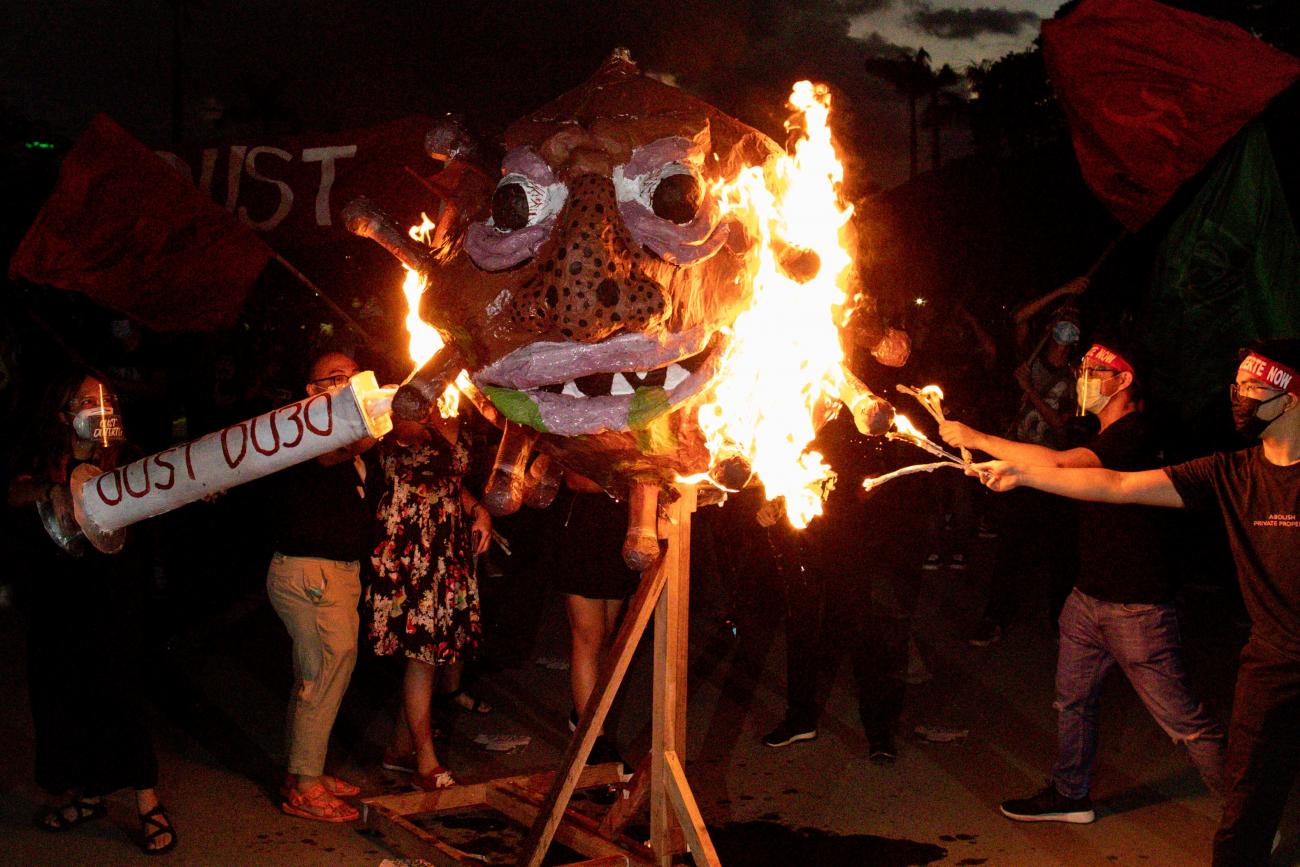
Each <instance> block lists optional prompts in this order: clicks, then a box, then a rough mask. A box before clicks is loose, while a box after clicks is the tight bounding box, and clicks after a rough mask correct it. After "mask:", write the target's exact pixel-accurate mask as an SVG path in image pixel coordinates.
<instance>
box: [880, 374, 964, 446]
mask: <svg viewBox="0 0 1300 867" xmlns="http://www.w3.org/2000/svg"><path fill="white" fill-rule="evenodd" d="M894 387H895V388H897V389H898V390H899V391H900V392H902V393H903V394H910V395H911V396H912V397H914V398H916V399H917V401H919V402H920V404H921V406H923V407H925V409H926V411H927V412H928V413H930V416H931V417H932V418H933V419H934V420H935V421H937V422H939V424H943V423H944V422H945V421H947V419H946V418H944V416H943V389H942V388H940V387H939V386H937V385H927V386H925V387H924V388H914V387H911V386H907V385H897V386H894ZM922 448H925V447H924V446H922ZM961 459H962V461H964V462H965V463H968V464H969V463H970V461H971V456H970V450H969V449H967V448H965V447H962V450H961Z"/></svg>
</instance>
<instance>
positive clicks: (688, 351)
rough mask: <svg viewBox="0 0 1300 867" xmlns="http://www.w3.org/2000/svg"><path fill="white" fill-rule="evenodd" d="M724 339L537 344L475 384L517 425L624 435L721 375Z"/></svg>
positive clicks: (626, 338) (702, 334) (633, 337)
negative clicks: (622, 433)
mask: <svg viewBox="0 0 1300 867" xmlns="http://www.w3.org/2000/svg"><path fill="white" fill-rule="evenodd" d="M724 343H725V341H724V340H723V339H722V338H721V337H720V336H719V335H718V334H717V333H716V332H715V333H710V332H707V331H705V330H704V329H702V328H696V329H692V330H690V331H686V332H681V333H677V334H659V335H649V334H644V333H640V332H634V333H624V334H618V335H615V336H614V337H611V338H609V339H607V340H603V341H601V342H599V343H590V344H587V343H575V342H567V341H561V342H550V341H538V342H536V343H530V344H528V345H527V346H523V347H521V348H519V349H517V350H515V351H514V352H512V353H510V354H509V355H507V356H505V357H504V358H501V359H498V360H497V361H496V362H493V363H492V364H490V365H488V366H487V367H485V368H483V369H482V370H480V371H477V372H476V373H475V374H474V375H473V376H472V379H473V380H474V384H475V385H476V386H477V387H478V388H479V390H480V391H482V392H483V393H484V394H485V395H486V396H487V397H488V398H489V399H490V400H491V401H492V402H493V404H494V405H496V407H497V408H498V409H499V410H501V412H502V413H503V414H505V416H506V417H507V418H509V419H510V420H511V421H514V422H518V423H520V424H526V425H529V426H530V427H534V428H536V429H537V430H540V431H543V432H546V433H553V434H558V435H561V436H578V435H581V434H596V433H601V432H603V431H626V430H631V429H634V428H638V427H641V426H643V425H644V424H646V423H648V422H649V421H651V420H653V418H655V417H658V416H660V415H663V414H664V413H666V412H670V411H672V410H673V409H675V408H676V407H678V406H679V405H681V404H682V403H683V402H685V401H686V400H688V399H689V398H691V397H693V396H695V395H697V394H699V393H700V392H701V391H703V390H704V388H705V387H706V386H707V385H708V384H709V383H711V382H712V381H713V379H714V378H715V376H716V375H717V372H718V368H719V365H720V363H721V359H722V352H721V351H720V350H721V348H722V346H723V344H724Z"/></svg>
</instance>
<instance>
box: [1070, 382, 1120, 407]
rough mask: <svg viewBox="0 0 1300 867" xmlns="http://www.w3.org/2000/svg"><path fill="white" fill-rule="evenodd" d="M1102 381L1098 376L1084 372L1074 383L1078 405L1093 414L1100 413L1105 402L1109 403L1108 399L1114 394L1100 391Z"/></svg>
mask: <svg viewBox="0 0 1300 867" xmlns="http://www.w3.org/2000/svg"><path fill="white" fill-rule="evenodd" d="M1102 381H1103V380H1102V379H1101V378H1100V377H1096V376H1089V375H1088V374H1087V373H1084V374H1083V375H1082V376H1080V377H1079V380H1078V382H1077V383H1075V386H1076V389H1077V392H1076V393H1077V395H1078V398H1079V406H1081V407H1083V408H1084V410H1086V411H1088V412H1090V413H1092V414H1093V415H1101V411H1102V410H1103V409H1105V408H1106V404H1108V403H1110V399H1111V398H1112V397H1114V396H1115V395H1113V394H1102V393H1101V384H1102Z"/></svg>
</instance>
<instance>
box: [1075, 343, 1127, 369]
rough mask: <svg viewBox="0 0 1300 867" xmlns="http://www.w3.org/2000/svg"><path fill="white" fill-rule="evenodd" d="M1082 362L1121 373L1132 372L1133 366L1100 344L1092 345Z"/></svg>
mask: <svg viewBox="0 0 1300 867" xmlns="http://www.w3.org/2000/svg"><path fill="white" fill-rule="evenodd" d="M1083 360H1084V361H1092V362H1095V363H1097V364H1104V365H1105V366H1106V367H1109V368H1111V369H1113V370H1118V371H1120V372H1121V373H1132V372H1133V365H1131V364H1129V363H1128V362H1127V361H1125V360H1124V356H1122V355H1120V354H1119V353H1118V352H1116V351H1115V350H1113V349H1107V348H1106V347H1104V346H1102V345H1101V344H1100V343H1094V344H1093V345H1092V346H1091V347H1090V348H1089V349H1088V351H1087V352H1086V353H1084V355H1083Z"/></svg>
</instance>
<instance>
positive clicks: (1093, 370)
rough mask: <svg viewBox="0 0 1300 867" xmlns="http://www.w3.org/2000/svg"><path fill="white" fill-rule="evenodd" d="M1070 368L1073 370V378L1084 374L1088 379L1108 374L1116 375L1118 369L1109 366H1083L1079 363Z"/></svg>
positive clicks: (1102, 377)
mask: <svg viewBox="0 0 1300 867" xmlns="http://www.w3.org/2000/svg"><path fill="white" fill-rule="evenodd" d="M1070 369H1071V371H1073V373H1074V378H1075V379H1079V378H1081V377H1084V376H1086V377H1088V378H1089V379H1105V378H1107V377H1108V376H1117V375H1118V374H1119V371H1118V370H1112V369H1111V368H1109V367H1084V366H1083V365H1080V364H1076V365H1074V367H1072V368H1070Z"/></svg>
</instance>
